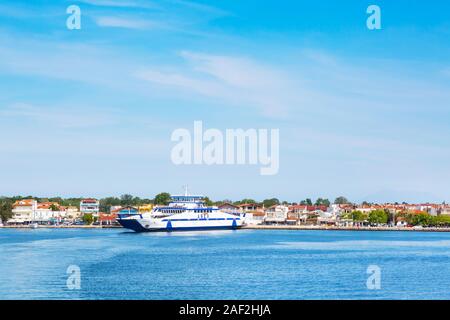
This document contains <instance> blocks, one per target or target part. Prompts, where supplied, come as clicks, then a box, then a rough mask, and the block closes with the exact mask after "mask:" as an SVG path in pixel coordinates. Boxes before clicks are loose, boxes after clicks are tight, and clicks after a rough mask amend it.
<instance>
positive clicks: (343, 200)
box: [334, 196, 350, 204]
mask: <svg viewBox="0 0 450 320" xmlns="http://www.w3.org/2000/svg"><path fill="white" fill-rule="evenodd" d="M349 203H350V202H349V201H348V200H347V198H346V197H343V196H340V197H337V198H336V199H335V200H334V204H349Z"/></svg>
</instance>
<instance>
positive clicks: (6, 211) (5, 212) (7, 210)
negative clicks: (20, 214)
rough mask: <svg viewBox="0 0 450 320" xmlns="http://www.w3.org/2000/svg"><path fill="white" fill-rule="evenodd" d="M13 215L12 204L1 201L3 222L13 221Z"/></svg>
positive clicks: (0, 212)
mask: <svg viewBox="0 0 450 320" xmlns="http://www.w3.org/2000/svg"><path fill="white" fill-rule="evenodd" d="M12 216H13V213H12V202H11V201H9V200H6V199H5V200H0V219H1V221H2V222H6V221H8V220H9V219H11V218H12Z"/></svg>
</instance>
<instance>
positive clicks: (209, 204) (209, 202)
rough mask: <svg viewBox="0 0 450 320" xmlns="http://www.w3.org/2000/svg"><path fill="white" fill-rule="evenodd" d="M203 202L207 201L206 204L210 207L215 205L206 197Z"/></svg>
mask: <svg viewBox="0 0 450 320" xmlns="http://www.w3.org/2000/svg"><path fill="white" fill-rule="evenodd" d="M203 201H205V204H206V205H207V206H208V207H210V206H213V205H214V203H213V202H212V201H211V200H210V199H209V198H208V197H205V198H204V199H203Z"/></svg>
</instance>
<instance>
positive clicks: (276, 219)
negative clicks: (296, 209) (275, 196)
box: [264, 205, 289, 224]
mask: <svg viewBox="0 0 450 320" xmlns="http://www.w3.org/2000/svg"><path fill="white" fill-rule="evenodd" d="M288 212H289V208H288V207H287V206H284V205H273V206H271V207H269V208H268V209H267V210H266V217H265V218H264V223H266V224H284V223H286V220H287V218H288Z"/></svg>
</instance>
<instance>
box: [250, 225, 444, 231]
mask: <svg viewBox="0 0 450 320" xmlns="http://www.w3.org/2000/svg"><path fill="white" fill-rule="evenodd" d="M242 229H253V230H324V231H327V230H328V231H415V232H450V228H447V227H444V228H407V227H336V226H299V225H297V226H289V225H247V226H243V227H242Z"/></svg>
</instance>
